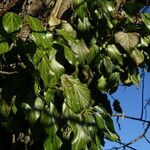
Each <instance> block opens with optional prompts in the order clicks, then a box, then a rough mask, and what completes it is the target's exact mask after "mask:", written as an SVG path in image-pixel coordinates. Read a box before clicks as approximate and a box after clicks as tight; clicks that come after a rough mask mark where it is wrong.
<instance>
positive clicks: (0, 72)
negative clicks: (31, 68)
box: [0, 70, 18, 75]
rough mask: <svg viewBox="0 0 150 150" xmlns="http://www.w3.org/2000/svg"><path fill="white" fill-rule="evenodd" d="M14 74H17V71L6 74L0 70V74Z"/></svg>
mask: <svg viewBox="0 0 150 150" xmlns="http://www.w3.org/2000/svg"><path fill="white" fill-rule="evenodd" d="M16 73H18V71H12V72H7V71H2V70H0V74H7V75H11V74H16Z"/></svg>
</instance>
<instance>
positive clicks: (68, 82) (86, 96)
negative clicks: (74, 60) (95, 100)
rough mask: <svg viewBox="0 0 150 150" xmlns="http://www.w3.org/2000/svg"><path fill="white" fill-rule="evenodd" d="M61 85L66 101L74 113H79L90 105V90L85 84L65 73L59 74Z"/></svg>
mask: <svg viewBox="0 0 150 150" xmlns="http://www.w3.org/2000/svg"><path fill="white" fill-rule="evenodd" d="M61 85H62V88H63V92H64V94H65V97H66V103H67V105H68V106H69V107H70V109H72V110H73V111H74V112H75V113H80V112H81V111H83V110H84V109H86V108H88V107H89V106H90V105H91V103H90V102H91V97H90V91H89V89H88V87H87V85H85V84H82V83H80V81H79V80H78V79H74V78H73V76H68V75H66V74H64V75H63V76H61Z"/></svg>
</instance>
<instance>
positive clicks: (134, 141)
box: [116, 123, 150, 150]
mask: <svg viewBox="0 0 150 150" xmlns="http://www.w3.org/2000/svg"><path fill="white" fill-rule="evenodd" d="M149 127H150V123H149V124H148V125H147V127H146V129H145V130H144V132H143V133H142V134H141V135H139V136H138V137H136V138H135V139H133V140H132V141H130V142H129V143H127V144H125V145H124V146H121V147H118V148H116V150H118V149H120V148H125V147H127V146H129V145H131V144H134V143H136V142H138V141H139V140H140V139H142V138H143V137H144V136H145V134H146V133H147V131H148V129H149Z"/></svg>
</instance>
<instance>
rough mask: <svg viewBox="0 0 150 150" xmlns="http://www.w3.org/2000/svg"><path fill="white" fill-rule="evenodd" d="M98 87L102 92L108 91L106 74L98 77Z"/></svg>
mask: <svg viewBox="0 0 150 150" xmlns="http://www.w3.org/2000/svg"><path fill="white" fill-rule="evenodd" d="M98 89H99V90H100V91H102V92H106V91H107V81H106V78H105V77H104V76H101V77H100V78H99V79H98Z"/></svg>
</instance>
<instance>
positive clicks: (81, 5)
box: [73, 0, 88, 18]
mask: <svg viewBox="0 0 150 150" xmlns="http://www.w3.org/2000/svg"><path fill="white" fill-rule="evenodd" d="M73 2H74V3H73V4H74V8H75V9H74V10H75V13H76V14H77V15H78V16H79V17H80V18H84V17H86V16H87V10H88V7H87V3H86V2H85V1H84V0H74V1H73Z"/></svg>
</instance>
